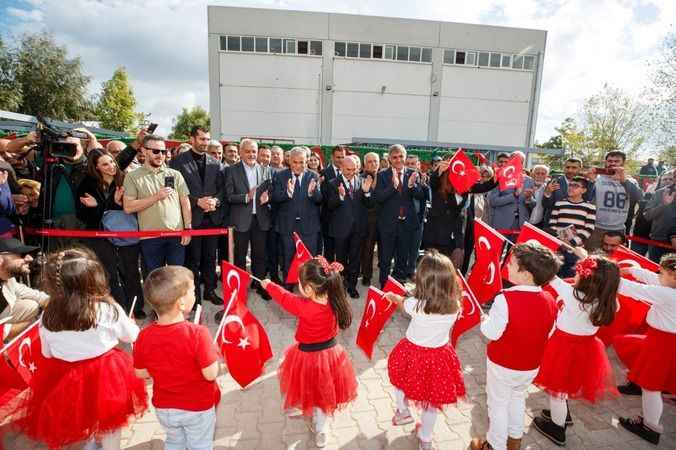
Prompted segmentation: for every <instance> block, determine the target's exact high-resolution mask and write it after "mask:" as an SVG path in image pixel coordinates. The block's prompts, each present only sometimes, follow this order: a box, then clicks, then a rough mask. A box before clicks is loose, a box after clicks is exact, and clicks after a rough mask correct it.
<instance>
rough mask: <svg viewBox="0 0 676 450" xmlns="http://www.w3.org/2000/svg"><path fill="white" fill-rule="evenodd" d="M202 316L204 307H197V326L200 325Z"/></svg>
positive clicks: (195, 320) (195, 321)
mask: <svg viewBox="0 0 676 450" xmlns="http://www.w3.org/2000/svg"><path fill="white" fill-rule="evenodd" d="M201 316H202V305H197V308H195V319H194V321H193V322H194V323H195V325H199V323H200V317H201Z"/></svg>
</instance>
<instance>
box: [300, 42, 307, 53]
mask: <svg viewBox="0 0 676 450" xmlns="http://www.w3.org/2000/svg"><path fill="white" fill-rule="evenodd" d="M298 54H299V55H307V54H308V41H298Z"/></svg>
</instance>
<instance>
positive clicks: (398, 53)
mask: <svg viewBox="0 0 676 450" xmlns="http://www.w3.org/2000/svg"><path fill="white" fill-rule="evenodd" d="M335 55H336V56H340V57H345V58H366V59H393V60H397V61H412V62H425V63H429V62H432V49H431V48H427V47H422V48H421V47H406V46H403V45H379V44H364V43H357V42H336V44H335Z"/></svg>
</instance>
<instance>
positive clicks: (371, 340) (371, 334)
mask: <svg viewBox="0 0 676 450" xmlns="http://www.w3.org/2000/svg"><path fill="white" fill-rule="evenodd" d="M384 295H385V293H384V292H383V291H381V290H380V289H377V288H375V287H373V286H371V287H369V290H368V294H367V295H366V304H365V305H364V314H363V316H362V318H361V324H359V330H358V331H357V346H358V347H359V348H360V349H362V350H363V351H364V353H365V354H366V356H367V357H368V359H371V358H372V357H373V346H374V345H375V343H376V340H377V339H378V336H380V333H382V331H383V328H385V324H386V323H387V321H388V320H390V317H392V314H394V312H395V311H396V309H397V308H396V305H394V304H393V303H390V302H389V301H388V300H387V299H385V298H384V297H383V296H384Z"/></svg>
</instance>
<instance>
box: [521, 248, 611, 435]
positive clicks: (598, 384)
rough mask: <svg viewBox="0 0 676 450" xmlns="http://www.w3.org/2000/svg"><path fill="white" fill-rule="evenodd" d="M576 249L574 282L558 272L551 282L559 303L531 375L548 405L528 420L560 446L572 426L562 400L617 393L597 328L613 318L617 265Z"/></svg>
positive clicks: (565, 404)
mask: <svg viewBox="0 0 676 450" xmlns="http://www.w3.org/2000/svg"><path fill="white" fill-rule="evenodd" d="M575 253H576V255H578V257H580V261H579V262H578V263H577V265H576V266H575V273H576V274H575V281H574V283H573V284H569V283H566V282H565V281H563V280H561V279H560V278H558V277H555V278H554V279H553V280H552V281H551V282H550V284H551V286H552V287H553V288H554V289H555V290H556V292H557V293H558V295H559V297H560V298H561V299H562V300H563V307H562V308H561V310H560V311H559V314H558V316H557V318H556V328H555V330H554V334H553V335H552V336H551V337H550V338H549V340H548V341H547V346H546V347H545V352H544V356H543V358H542V363H541V364H540V371H539V372H538V375H537V376H536V377H535V380H534V384H535V385H537V386H539V387H540V388H542V389H543V390H544V391H545V392H547V394H549V405H550V409H545V410H543V411H542V417H536V418H535V419H534V420H533V425H534V426H535V428H536V429H537V430H538V431H539V432H540V433H542V434H543V435H545V436H546V437H547V438H548V439H549V440H551V441H552V442H554V443H555V444H557V445H561V446H563V445H565V444H566V425H572V419H571V418H570V414H569V412H568V404H567V399H569V398H572V399H582V400H586V401H588V402H590V403H592V404H593V403H596V402H598V401H599V400H601V399H603V398H604V397H605V396H606V395H608V394H611V395H618V392H617V389H616V388H615V379H614V377H613V369H612V367H611V365H610V362H609V361H608V357H607V356H606V350H605V346H604V345H603V342H602V341H601V340H600V339H599V338H598V337H597V336H596V332H597V331H598V329H599V327H600V326H603V325H610V323H611V322H612V321H613V319H614V318H615V311H616V310H617V287H618V285H619V284H620V270H619V268H618V267H617V265H616V264H615V263H614V262H612V261H610V260H608V259H606V258H604V257H600V256H591V257H589V256H587V253H586V251H585V250H584V249H583V248H576V249H575Z"/></svg>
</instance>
